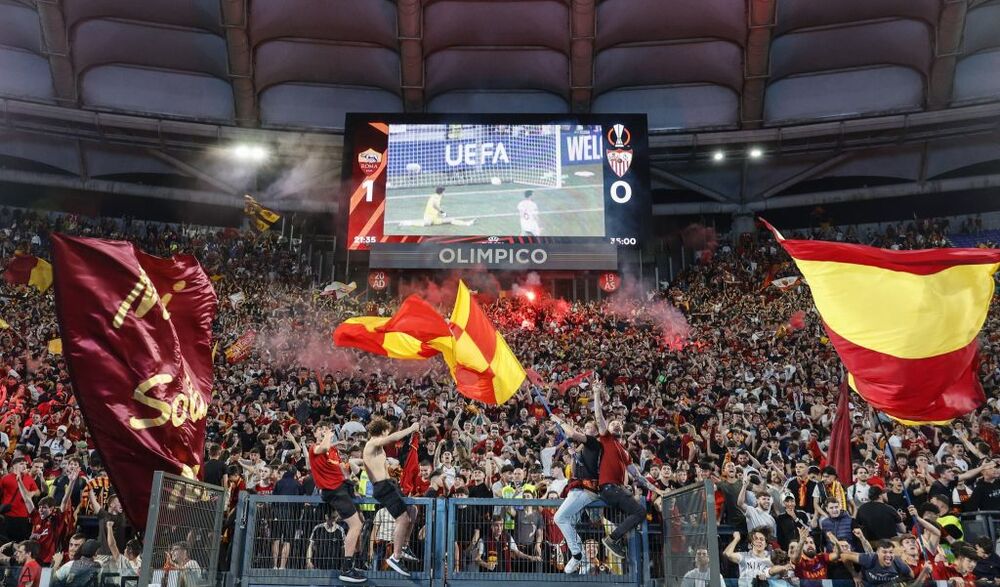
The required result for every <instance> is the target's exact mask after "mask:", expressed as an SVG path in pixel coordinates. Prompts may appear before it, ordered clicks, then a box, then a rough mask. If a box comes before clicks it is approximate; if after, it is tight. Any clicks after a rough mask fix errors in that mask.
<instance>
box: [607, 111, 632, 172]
mask: <svg viewBox="0 0 1000 587" xmlns="http://www.w3.org/2000/svg"><path fill="white" fill-rule="evenodd" d="M631 142H632V133H631V132H629V130H628V129H627V128H626V127H625V125H623V124H615V125H613V126H612V127H611V128H610V129H608V143H610V144H611V147H612V148H609V149H607V150H606V152H607V154H608V164H609V165H611V171H614V172H615V175H617V176H618V177H622V176H623V175H625V174H626V173H628V169H629V167H631V166H632V149H631V148H630V144H631Z"/></svg>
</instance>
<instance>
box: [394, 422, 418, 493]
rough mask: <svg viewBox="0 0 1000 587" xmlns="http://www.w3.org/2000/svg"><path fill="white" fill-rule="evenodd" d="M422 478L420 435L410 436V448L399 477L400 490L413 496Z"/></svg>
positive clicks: (415, 433) (416, 433)
mask: <svg viewBox="0 0 1000 587" xmlns="http://www.w3.org/2000/svg"><path fill="white" fill-rule="evenodd" d="M419 478H420V433H419V432H414V433H413V434H411V435H410V446H409V448H408V449H407V451H406V460H404V461H403V471H402V473H401V474H400V476H399V488H400V489H401V490H402V491H403V494H404V495H412V494H413V493H414V491H416V489H417V485H418V479H419Z"/></svg>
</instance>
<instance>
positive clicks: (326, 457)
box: [309, 444, 344, 489]
mask: <svg viewBox="0 0 1000 587" xmlns="http://www.w3.org/2000/svg"><path fill="white" fill-rule="evenodd" d="M315 448H316V445H315V444H314V445H312V446H310V447H309V469H310V470H311V471H312V476H313V481H315V482H316V487H317V488H319V489H337V488H338V487H340V486H341V485H343V484H344V470H343V469H341V468H340V453H338V452H337V449H336V448H333V447H330V450H328V451H326V453H324V454H321V455H318V454H316V453H315V452H314V450H315Z"/></svg>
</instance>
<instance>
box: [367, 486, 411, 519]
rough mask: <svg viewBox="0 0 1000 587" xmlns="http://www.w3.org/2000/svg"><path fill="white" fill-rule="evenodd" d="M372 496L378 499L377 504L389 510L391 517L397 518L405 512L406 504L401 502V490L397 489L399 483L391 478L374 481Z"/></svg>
mask: <svg viewBox="0 0 1000 587" xmlns="http://www.w3.org/2000/svg"><path fill="white" fill-rule="evenodd" d="M372 497H374V498H375V499H377V500H378V503H379V505H381V506H382V507H384V508H385V509H387V510H389V513H390V514H392V517H393V518H395V519H399V517H400V516H402V515H403V514H405V513H406V504H405V503H403V492H402V491H400V490H399V485H398V484H396V482H395V481H393V480H392V479H385V480H383V481H376V482H375V484H374V485H372Z"/></svg>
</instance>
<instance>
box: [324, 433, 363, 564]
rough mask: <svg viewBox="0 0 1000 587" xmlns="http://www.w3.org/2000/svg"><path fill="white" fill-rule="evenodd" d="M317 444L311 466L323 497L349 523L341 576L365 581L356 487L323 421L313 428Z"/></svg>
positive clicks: (331, 434)
mask: <svg viewBox="0 0 1000 587" xmlns="http://www.w3.org/2000/svg"><path fill="white" fill-rule="evenodd" d="M314 433H315V435H316V444H314V445H312V446H310V447H309V470H311V471H312V476H313V481H315V483H316V488H317V489H319V490H320V495H321V496H322V498H323V501H324V502H325V503H327V504H328V505H329V506H330V507H332V508H333V509H334V510H336V512H337V513H338V514H339V515H340V518H341V519H342V520H344V522H346V523H347V537H346V539H345V541H344V555H345V556H344V564H343V567H342V569H341V571H340V580H341V581H343V582H345V583H364V582H365V581H367V580H368V579H367V578H366V577H365V576H364V575H363V574H362V573H361V571H360V570H359V569H358V567H359V566H360V565H359V564H358V563H359V561H358V560H357V557H358V554H357V552H358V542H359V539H360V538H361V527H362V522H361V516H360V515H358V509H357V507H355V505H354V489H353V488H352V487H351V484H350V483H348V482H347V480H346V479H345V477H344V469H343V468H341V461H340V453H338V452H337V448H336V447H335V446H333V427H332V426H330V424H329V423H328V422H320V423H319V424H317V425H316V429H315V430H314Z"/></svg>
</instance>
